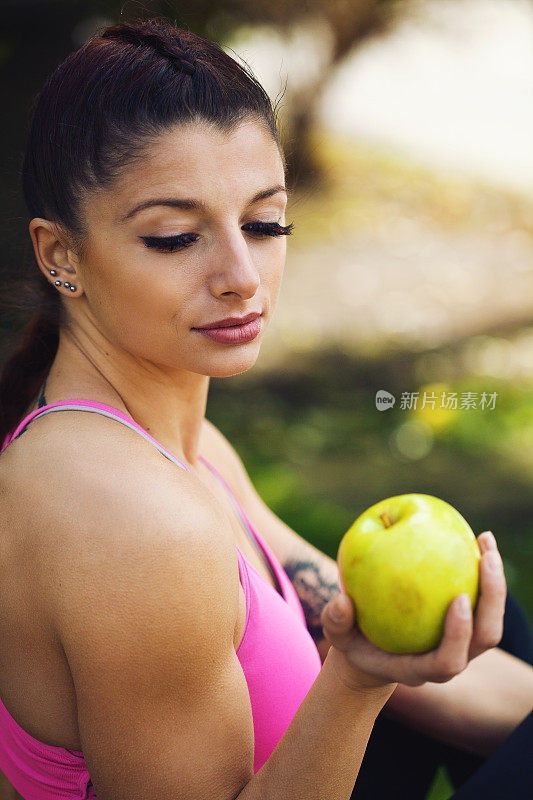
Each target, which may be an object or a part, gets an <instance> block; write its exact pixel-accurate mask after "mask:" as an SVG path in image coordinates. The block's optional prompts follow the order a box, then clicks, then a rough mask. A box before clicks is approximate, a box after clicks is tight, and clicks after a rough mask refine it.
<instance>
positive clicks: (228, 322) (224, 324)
mask: <svg viewBox="0 0 533 800" xmlns="http://www.w3.org/2000/svg"><path fill="white" fill-rule="evenodd" d="M260 316H261V314H258V313H257V312H256V311H254V312H252V313H250V314H246V316H244V317H226V318H225V319H219V320H217V321H216V322H209V323H208V324H207V325H199V326H198V327H197V328H193V330H197V331H205V330H212V329H213V328H231V327H234V326H236V325H245V324H246V323H247V322H252V321H253V320H254V319H257V317H260Z"/></svg>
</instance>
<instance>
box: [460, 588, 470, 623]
mask: <svg viewBox="0 0 533 800" xmlns="http://www.w3.org/2000/svg"><path fill="white" fill-rule="evenodd" d="M457 605H458V606H459V614H460V616H461V617H465V619H466V618H467V617H469V616H470V609H471V606H470V598H469V596H468V595H467V594H460V595H459V600H458V601H457Z"/></svg>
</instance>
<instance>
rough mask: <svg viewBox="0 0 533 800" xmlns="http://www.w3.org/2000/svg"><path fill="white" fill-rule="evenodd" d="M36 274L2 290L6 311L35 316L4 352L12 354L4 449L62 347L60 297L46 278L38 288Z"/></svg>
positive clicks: (1, 375)
mask: <svg viewBox="0 0 533 800" xmlns="http://www.w3.org/2000/svg"><path fill="white" fill-rule="evenodd" d="M33 270H34V276H35V277H33V278H32V277H28V278H27V279H26V280H22V281H21V280H19V281H17V282H16V283H14V282H12V283H11V284H9V285H8V286H7V287H6V286H5V285H4V286H3V287H2V290H3V293H4V294H3V299H2V306H3V308H4V309H7V308H9V309H16V310H17V311H21V310H23V311H26V312H28V310H30V312H33V313H32V315H31V317H30V319H29V320H27V321H26V323H25V325H24V326H23V328H22V330H21V331H19V333H18V334H16V335H15V336H14V337H12V340H11V342H10V345H9V346H8V348H4V352H5V350H6V349H9V353H8V355H7V359H6V360H5V361H4V363H3V365H2V369H1V372H0V446H1V445H2V444H3V442H4V441H5V438H6V436H7V435H8V434H9V433H11V432H12V431H13V430H14V428H15V427H16V426H17V425H18V423H19V422H20V420H21V419H22V418H23V417H24V415H25V413H26V412H27V409H28V408H29V407H30V406H31V404H32V402H33V401H34V400H35V398H36V397H37V394H38V392H39V389H40V387H41V384H42V383H43V381H44V379H45V377H46V375H47V373H48V370H49V369H50V367H51V365H52V362H53V360H54V358H55V354H56V352H57V347H58V344H59V326H60V316H61V300H60V297H59V293H58V292H56V291H55V290H54V288H53V287H52V286H50V284H49V283H48V281H47V280H46V279H45V278H44V276H41V277H42V280H39V283H38V284H37V281H36V278H39V275H40V274H41V273H40V272H39V271H38V270H36V269H35V267H34V268H33ZM44 284H46V286H45V285H44ZM47 287H48V288H47ZM13 339H14V341H13Z"/></svg>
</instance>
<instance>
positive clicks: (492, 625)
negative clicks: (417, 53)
mask: <svg viewBox="0 0 533 800" xmlns="http://www.w3.org/2000/svg"><path fill="white" fill-rule="evenodd" d="M479 582H480V589H479V597H478V601H477V606H476V610H475V614H474V632H473V636H472V642H471V645H470V658H475V656H477V655H479V654H480V653H482V652H483V651H484V650H487V649H488V648H490V647H496V645H497V644H498V643H499V642H500V640H501V638H502V635H503V617H504V613H505V598H506V597H507V583H506V581H505V572H504V568H503V562H502V559H501V556H500V553H499V552H498V548H497V546H496V545H495V547H494V548H492V547H491V548H489V549H487V550H486V551H485V552H484V553H483V554H482V556H481V561H480V564H479Z"/></svg>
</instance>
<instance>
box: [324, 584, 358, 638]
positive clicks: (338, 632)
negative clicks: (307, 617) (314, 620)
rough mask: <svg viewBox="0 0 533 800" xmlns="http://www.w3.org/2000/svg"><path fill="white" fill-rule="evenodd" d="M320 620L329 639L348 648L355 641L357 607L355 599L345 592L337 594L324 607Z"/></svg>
mask: <svg viewBox="0 0 533 800" xmlns="http://www.w3.org/2000/svg"><path fill="white" fill-rule="evenodd" d="M320 622H321V624H322V628H323V630H324V635H325V636H326V638H327V639H328V641H329V642H330V643H331V644H332V645H334V646H335V647H337V648H339V650H343V649H346V648H347V647H348V646H349V645H350V644H351V643H352V642H353V635H354V630H353V626H354V622H355V608H354V604H353V601H352V600H351V598H350V597H348V595H346V594H344V593H340V594H336V595H335V597H332V598H331V600H330V601H329V602H328V603H327V604H326V605H325V606H324V608H323V609H322V614H321V616H320Z"/></svg>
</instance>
